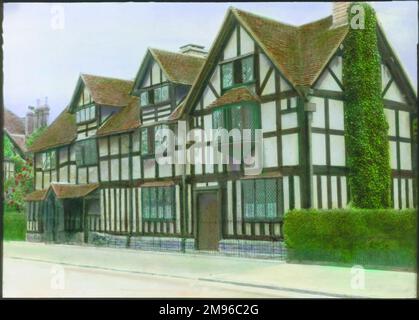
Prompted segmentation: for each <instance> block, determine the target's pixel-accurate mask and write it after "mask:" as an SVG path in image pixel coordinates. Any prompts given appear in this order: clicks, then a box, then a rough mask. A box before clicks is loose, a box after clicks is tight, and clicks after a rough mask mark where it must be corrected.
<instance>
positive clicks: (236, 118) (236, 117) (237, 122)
mask: <svg viewBox="0 0 419 320" xmlns="http://www.w3.org/2000/svg"><path fill="white" fill-rule="evenodd" d="M230 112H231V128H229V129H240V130H241V129H243V123H242V114H241V113H242V108H241V106H234V107H232V108H231V109H230Z"/></svg>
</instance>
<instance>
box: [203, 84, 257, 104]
mask: <svg viewBox="0 0 419 320" xmlns="http://www.w3.org/2000/svg"><path fill="white" fill-rule="evenodd" d="M245 101H260V99H259V98H258V97H257V96H255V95H254V94H253V93H252V92H251V91H250V90H249V89H248V88H247V87H239V88H234V89H231V90H228V91H227V92H226V93H225V94H223V95H222V96H221V97H219V98H218V99H216V100H215V101H214V102H213V103H211V104H210V105H209V106H208V108H215V107H219V106H225V105H229V104H233V103H238V102H245Z"/></svg>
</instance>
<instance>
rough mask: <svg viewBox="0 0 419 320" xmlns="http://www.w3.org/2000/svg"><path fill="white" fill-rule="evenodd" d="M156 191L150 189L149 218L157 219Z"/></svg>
mask: <svg viewBox="0 0 419 320" xmlns="http://www.w3.org/2000/svg"><path fill="white" fill-rule="evenodd" d="M156 191H157V189H156V188H150V207H151V208H150V218H153V219H155V218H157V206H156V205H157V192H156Z"/></svg>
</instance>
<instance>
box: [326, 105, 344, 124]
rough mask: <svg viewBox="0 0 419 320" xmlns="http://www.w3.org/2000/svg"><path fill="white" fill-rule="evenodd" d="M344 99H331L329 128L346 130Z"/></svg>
mask: <svg viewBox="0 0 419 320" xmlns="http://www.w3.org/2000/svg"><path fill="white" fill-rule="evenodd" d="M344 118H345V117H344V111H343V101H340V100H334V99H329V128H330V129H336V130H344V129H345V127H344Z"/></svg>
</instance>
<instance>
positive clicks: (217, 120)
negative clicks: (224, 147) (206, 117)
mask: <svg viewBox="0 0 419 320" xmlns="http://www.w3.org/2000/svg"><path fill="white" fill-rule="evenodd" d="M212 126H213V129H218V128H223V127H224V126H223V109H216V110H214V111H213V113H212Z"/></svg>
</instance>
